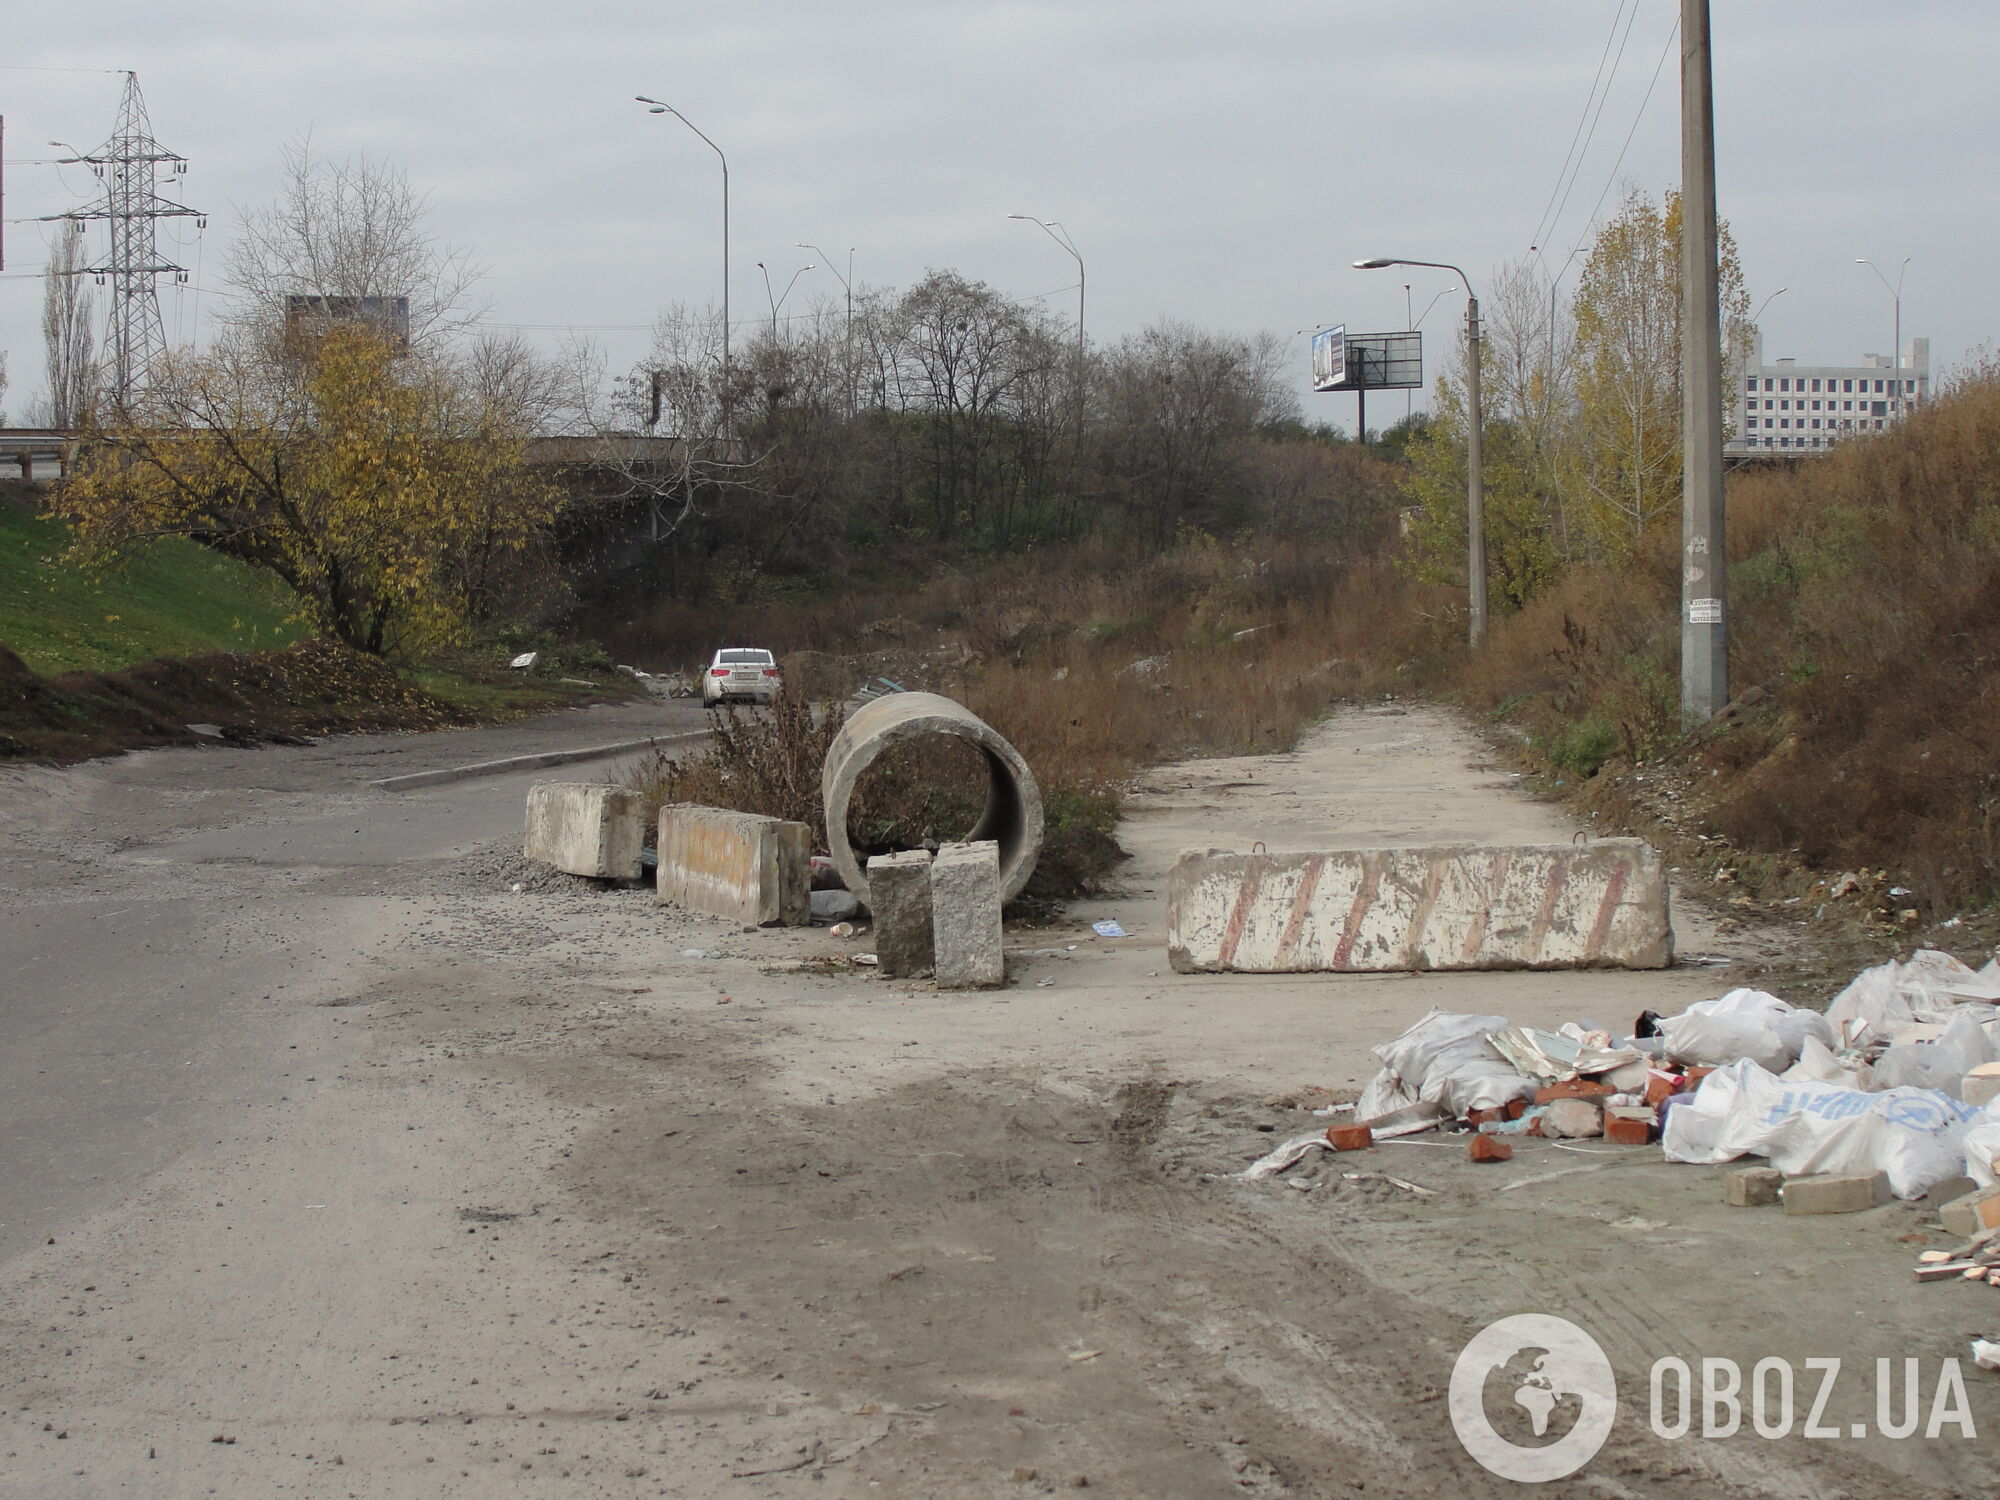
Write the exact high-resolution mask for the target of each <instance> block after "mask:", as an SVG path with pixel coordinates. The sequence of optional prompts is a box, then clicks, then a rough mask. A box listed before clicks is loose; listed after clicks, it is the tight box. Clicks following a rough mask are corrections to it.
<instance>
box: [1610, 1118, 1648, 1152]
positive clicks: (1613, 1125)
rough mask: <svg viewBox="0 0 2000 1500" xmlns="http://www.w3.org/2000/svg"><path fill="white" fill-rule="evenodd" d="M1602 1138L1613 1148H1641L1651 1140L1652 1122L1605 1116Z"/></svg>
mask: <svg viewBox="0 0 2000 1500" xmlns="http://www.w3.org/2000/svg"><path fill="white" fill-rule="evenodd" d="M1604 1138H1605V1139H1606V1140H1607V1141H1609V1142H1611V1144H1612V1145H1614V1146H1643V1145H1645V1144H1646V1142H1648V1141H1650V1140H1651V1139H1652V1138H1653V1122H1652V1121H1650V1120H1641V1119H1638V1118H1636V1117H1635V1116H1632V1115H1606V1116H1605V1117H1604Z"/></svg>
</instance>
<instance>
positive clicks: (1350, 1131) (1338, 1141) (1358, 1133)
mask: <svg viewBox="0 0 2000 1500" xmlns="http://www.w3.org/2000/svg"><path fill="white" fill-rule="evenodd" d="M1326 1140H1327V1144H1328V1145H1330V1146H1332V1147H1333V1149H1334V1150H1336V1151H1366V1150H1367V1149H1368V1148H1369V1147H1370V1146H1372V1145H1374V1144H1375V1132H1374V1131H1372V1130H1370V1129H1369V1128H1368V1127H1367V1126H1366V1125H1329V1126H1327V1128H1326Z"/></svg>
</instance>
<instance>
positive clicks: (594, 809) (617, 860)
mask: <svg viewBox="0 0 2000 1500" xmlns="http://www.w3.org/2000/svg"><path fill="white" fill-rule="evenodd" d="M645 838H646V825H645V819H644V816H643V812H642V809H641V807H640V805H639V795H638V793H636V792H628V791H626V790H624V789H623V788H622V787H615V786H606V785H604V784H602V783H600V782H588V781H544V782H542V783H541V784H539V785H537V786H531V787H529V788H528V827H527V837H526V838H525V839H524V840H523V841H522V845H521V853H522V854H523V855H525V856H526V857H527V858H529V859H539V860H543V861H545V862H546V863H548V864H552V865H554V866H555V867H556V868H557V869H558V870H565V871H567V872H568V873H569V874H571V875H591V876H595V877H596V878H598V879H600V880H637V879H638V878H639V874H640V866H639V851H640V849H641V847H642V846H643V845H644V844H645Z"/></svg>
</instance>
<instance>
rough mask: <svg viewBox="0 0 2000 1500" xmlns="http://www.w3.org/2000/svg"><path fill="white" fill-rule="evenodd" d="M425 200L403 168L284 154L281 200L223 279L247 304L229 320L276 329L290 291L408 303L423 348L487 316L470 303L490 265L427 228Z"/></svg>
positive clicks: (250, 223) (247, 232) (252, 220)
mask: <svg viewBox="0 0 2000 1500" xmlns="http://www.w3.org/2000/svg"><path fill="white" fill-rule="evenodd" d="M429 213H430V203H429V199H428V197H427V195H425V194H424V193H421V192H419V191H418V190H417V189H416V188H415V187H413V186H412V185H411V183H410V179H409V176H408V175H407V174H406V173H405V172H404V171H403V170H402V169H401V168H400V167H394V166H390V165H389V164H387V163H385V162H379V161H374V160H371V159H370V158H369V157H366V156H351V157H348V158H346V159H344V160H341V161H337V162H336V161H327V160H325V159H323V158H321V157H317V156H315V155H313V151H312V142H311V141H310V140H309V139H307V140H300V141H296V142H294V143H293V144H291V145H288V146H287V147H286V148H285V181H284V186H283V188H282V189H281V190H280V192H279V195H278V199H277V201H276V202H275V203H271V204H269V205H267V206H265V207H263V208H259V209H253V210H252V211H251V212H249V213H248V214H246V215H244V218H243V229H242V237H241V238H240V239H239V240H238V241H237V242H236V244H235V245H234V246H233V247H232V248H231V250H230V252H229V259H228V262H227V266H226V269H225V271H224V280H225V281H226V282H227V283H228V284H229V285H230V286H231V287H232V288H233V289H234V291H235V292H236V294H237V296H238V297H239V298H240V299H241V300H240V302H239V304H238V305H237V306H236V307H235V308H234V309H232V311H231V314H230V316H231V320H232V321H234V322H236V323H239V324H244V325H250V326H257V327H263V328H267V329H268V328H275V327H277V326H279V325H280V324H281V323H282V321H283V318H284V315H285V299H286V298H287V297H290V296H294V295H300V294H304V295H320V296H334V297H407V298H409V299H410V339H411V342H412V343H416V344H424V343H429V342H432V341H434V340H437V339H439V338H441V337H443V336H444V335H447V334H449V333H451V332H454V331H456V330H459V329H462V328H464V327H465V326H466V325H467V324H469V323H472V322H475V321H476V320H477V319H478V318H479V317H480V316H481V315H482V314H483V313H484V311H485V309H484V308H483V307H481V306H475V305H474V304H473V303H472V302H471V293H472V289H473V287H474V286H475V285H476V284H477V283H478V282H479V281H480V279H481V278H482V277H483V276H484V275H485V274H486V273H485V268H484V267H483V266H480V265H478V264H477V263H475V262H474V260H473V259H472V255H471V252H470V251H468V250H465V249H463V248H461V247H457V246H451V245H444V244H441V243H439V241H438V239H437V237H436V236H435V235H433V234H431V233H430V232H429V231H428V230H426V229H425V227H424V221H425V219H426V218H427V217H428V215H429Z"/></svg>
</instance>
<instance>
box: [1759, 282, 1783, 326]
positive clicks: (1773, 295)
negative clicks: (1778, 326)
mask: <svg viewBox="0 0 2000 1500" xmlns="http://www.w3.org/2000/svg"><path fill="white" fill-rule="evenodd" d="M1790 290H1791V288H1790V287H1788V286H1781V287H1779V288H1778V289H1777V290H1776V291H1775V292H1773V293H1771V295H1770V296H1769V297H1766V298H1765V299H1764V300H1763V301H1762V302H1759V303H1758V304H1757V310H1756V311H1755V312H1753V313H1752V314H1750V322H1751V326H1753V327H1754V326H1755V325H1756V322H1757V320H1758V319H1759V318H1761V317H1763V316H1764V309H1765V308H1767V307H1769V306H1770V305H1771V303H1772V302H1773V301H1774V300H1775V299H1777V298H1779V297H1782V296H1784V295H1785V293H1787V292H1789V291H1790Z"/></svg>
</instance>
